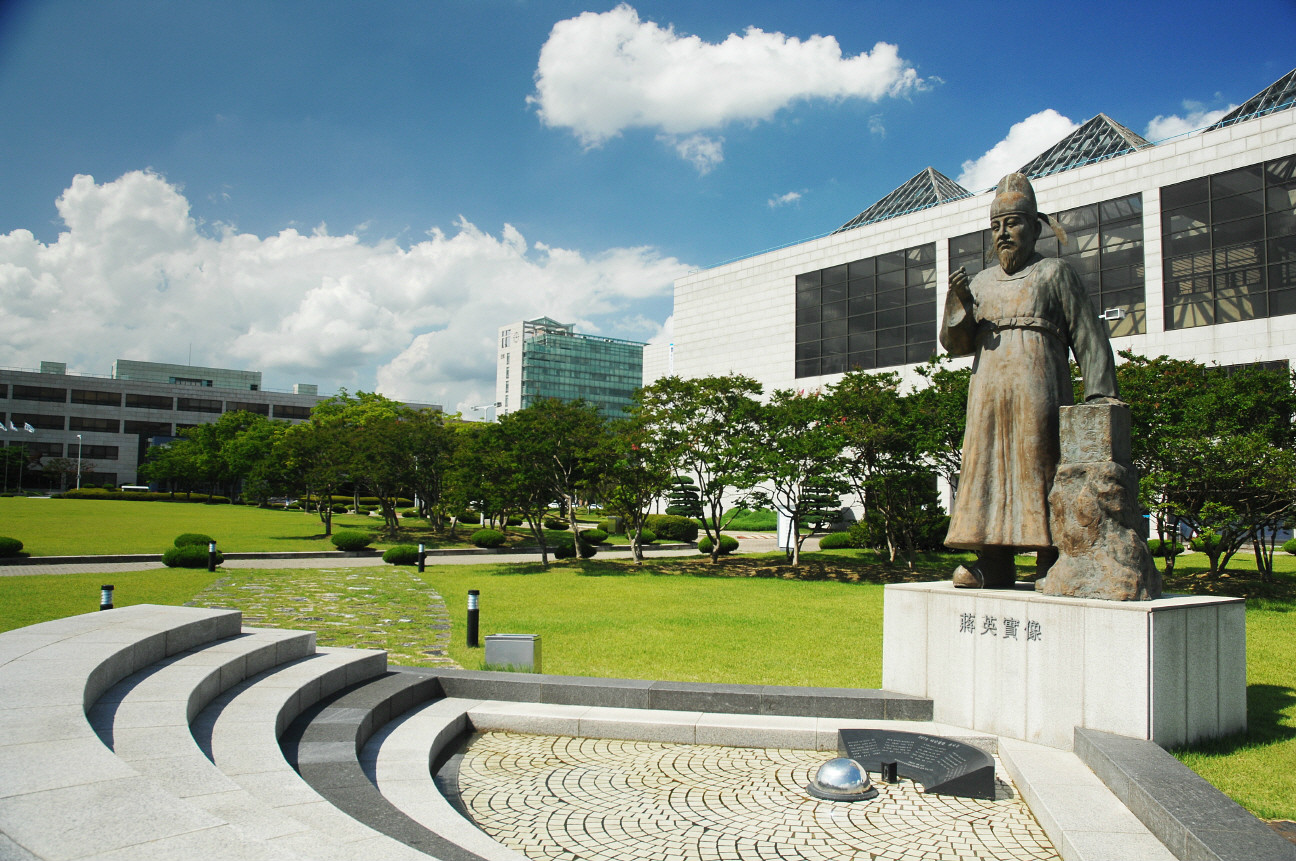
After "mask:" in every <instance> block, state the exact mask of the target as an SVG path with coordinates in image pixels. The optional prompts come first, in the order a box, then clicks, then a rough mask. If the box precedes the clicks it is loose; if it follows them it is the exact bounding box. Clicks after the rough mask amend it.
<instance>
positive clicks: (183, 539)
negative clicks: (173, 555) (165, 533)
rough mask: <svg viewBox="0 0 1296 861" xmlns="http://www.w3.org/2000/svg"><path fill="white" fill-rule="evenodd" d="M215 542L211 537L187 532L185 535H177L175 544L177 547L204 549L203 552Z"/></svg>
mask: <svg viewBox="0 0 1296 861" xmlns="http://www.w3.org/2000/svg"><path fill="white" fill-rule="evenodd" d="M215 540H216V539H214V538H212V537H211V536H210V535H203V534H202V533H201V532H186V533H184V534H183V535H177V536H176V540H175V541H174V542H173V543H174V544H175V546H176V547H202V549H203V550H206V549H207V545H208V544H211V543H212V542H213V541H215Z"/></svg>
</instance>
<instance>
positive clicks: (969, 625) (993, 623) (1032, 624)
mask: <svg viewBox="0 0 1296 861" xmlns="http://www.w3.org/2000/svg"><path fill="white" fill-rule="evenodd" d="M958 632H959V633H960V634H974V635H976V634H979V635H980V636H982V637H990V638H992V639H999V640H1018V641H1020V640H1021V639H1022V637H1023V636H1024V637H1025V639H1026V642H1028V643H1034V642H1039V641H1041V640H1043V639H1044V629H1043V628H1042V627H1041V626H1040V623H1039V622H1037V621H1035V620H1034V619H1025V620H1023V619H1017V618H1014V617H1012V616H1002V617H1001V616H991V615H989V614H988V613H987V614H985V615H983V616H982V617H981V618H980V620H979V624H978V619H977V614H976V613H960V614H959V629H958Z"/></svg>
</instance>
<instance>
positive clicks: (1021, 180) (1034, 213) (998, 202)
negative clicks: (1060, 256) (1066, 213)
mask: <svg viewBox="0 0 1296 861" xmlns="http://www.w3.org/2000/svg"><path fill="white" fill-rule="evenodd" d="M1010 213H1017V214H1020V215H1024V216H1025V217H1026V218H1028V219H1030V220H1032V221H1034V220H1035V219H1036V218H1038V219H1039V220H1040V221H1043V222H1044V223H1045V224H1047V225H1048V226H1049V227H1051V228H1052V229H1053V233H1054V235H1055V236H1057V238H1058V241H1059V242H1061V243H1062V244H1063V245H1065V244H1066V241H1067V235H1066V230H1064V229H1063V228H1062V225H1060V224H1058V222H1057V219H1055V218H1053V217H1052V216H1049V215H1045V214H1044V213H1042V212H1040V211H1039V207H1038V206H1037V205H1036V203H1035V189H1034V187H1033V186H1031V182H1030V180H1029V179H1027V177H1026V175H1025V174H1022V173H1010V174H1008V175H1007V176H1005V177H1004V178H1003V179H1001V180H999V185H998V186H997V187H996V188H995V197H994V201H993V202H992V203H991V204H990V217H991V218H999V217H1000V216H1004V215H1008V214H1010Z"/></svg>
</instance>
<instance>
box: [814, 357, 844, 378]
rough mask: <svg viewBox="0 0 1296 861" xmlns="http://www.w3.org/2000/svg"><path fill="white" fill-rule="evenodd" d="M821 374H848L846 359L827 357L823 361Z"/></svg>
mask: <svg viewBox="0 0 1296 861" xmlns="http://www.w3.org/2000/svg"><path fill="white" fill-rule="evenodd" d="M819 372H820V373H822V374H844V373H846V357H845V356H844V355H837V356H825V357H824V358H823V359H822V365H821V367H820V369H819Z"/></svg>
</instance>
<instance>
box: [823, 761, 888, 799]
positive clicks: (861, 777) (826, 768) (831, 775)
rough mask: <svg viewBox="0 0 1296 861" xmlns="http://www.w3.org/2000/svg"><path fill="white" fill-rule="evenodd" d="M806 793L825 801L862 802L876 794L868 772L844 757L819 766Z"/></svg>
mask: <svg viewBox="0 0 1296 861" xmlns="http://www.w3.org/2000/svg"><path fill="white" fill-rule="evenodd" d="M806 792H809V793H810V794H811V795H813V796H814V797H815V798H822V799H824V800H825V801H863V800H864V799H866V798H873V797H874V796H876V795H877V794H878V791H877V787H875V786H874V785H873V783H872V781H870V780H869V776H868V772H867V771H865V770H864V768H863V767H862V766H860V764H859V763H858V762H856V761H855V760H853V759H847V758H846V757H837V758H836V759H830V760H828V761H827V762H825V763H824V764H823V765H821V766H819V770H818V771H817V772H815V776H814V778H813V779H812V780H811V781H810V783H809V784H808V785H807V786H806Z"/></svg>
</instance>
